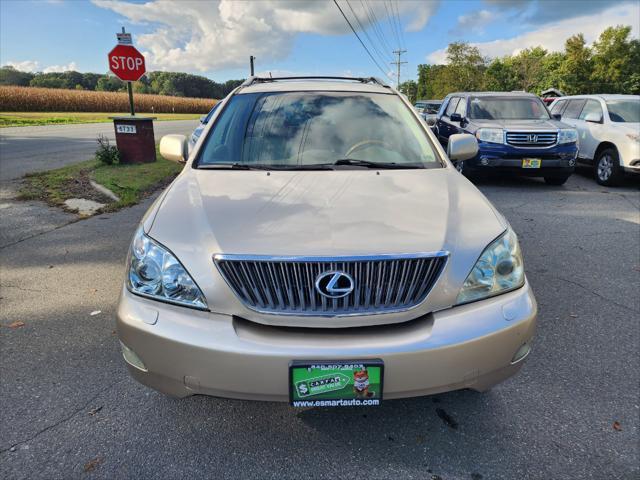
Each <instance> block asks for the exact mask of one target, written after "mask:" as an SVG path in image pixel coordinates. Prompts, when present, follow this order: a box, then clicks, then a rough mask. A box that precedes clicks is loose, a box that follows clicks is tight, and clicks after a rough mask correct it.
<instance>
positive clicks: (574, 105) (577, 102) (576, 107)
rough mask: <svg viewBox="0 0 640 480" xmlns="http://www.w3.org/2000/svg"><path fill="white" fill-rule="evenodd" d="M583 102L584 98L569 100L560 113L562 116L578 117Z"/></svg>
mask: <svg viewBox="0 0 640 480" xmlns="http://www.w3.org/2000/svg"><path fill="white" fill-rule="evenodd" d="M585 102H586V100H585V99H584V98H576V99H574V100H569V104H568V105H567V108H566V109H565V110H564V112H563V114H562V118H578V116H579V115H580V112H581V111H582V107H583V106H584V104H585Z"/></svg>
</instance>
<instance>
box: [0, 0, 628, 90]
mask: <svg viewBox="0 0 640 480" xmlns="http://www.w3.org/2000/svg"><path fill="white" fill-rule="evenodd" d="M337 3H338V6H339V7H340V8H341V9H342V11H343V12H344V15H345V16H346V17H347V19H348V20H349V21H350V22H351V24H352V26H353V28H354V29H355V30H356V32H357V33H358V35H359V36H360V38H361V39H362V42H363V43H364V44H365V46H366V47H367V49H368V50H369V52H370V53H371V56H373V58H374V59H375V61H374V60H372V59H371V57H370V56H369V55H368V54H367V52H366V50H365V48H364V47H363V46H362V45H361V43H360V42H359V40H358V38H357V37H356V35H354V33H353V32H352V31H351V29H350V27H349V25H348V23H347V21H346V20H345V18H344V17H343V15H342V13H341V12H340V9H339V8H338V6H336V4H335V3H334V1H333V0H211V1H209V0H195V1H189V0H91V1H88V0H87V1H84V0H0V65H12V66H14V67H15V68H18V69H20V70H25V71H39V72H51V71H64V70H77V71H80V72H97V73H105V72H106V71H107V70H108V63H107V54H108V52H109V51H110V50H111V49H112V48H113V47H114V46H115V44H116V36H115V34H116V32H119V31H120V30H121V28H122V27H125V29H126V30H127V31H128V32H131V33H132V34H133V39H134V44H135V45H136V47H138V49H139V50H140V51H141V52H143V53H144V55H145V58H146V63H147V70H166V71H181V72H188V73H193V74H198V75H204V76H206V77H209V78H211V79H213V80H216V81H225V80H228V79H237V78H245V77H246V76H247V75H248V73H249V72H248V65H249V55H254V56H255V57H256V71H257V73H259V74H268V73H269V72H271V73H272V74H273V76H277V75H293V74H300V75H303V74H304V75H349V76H351V75H353V76H377V77H384V76H385V75H387V76H388V77H390V79H391V80H395V69H396V67H395V66H394V65H392V64H391V62H392V61H394V60H395V59H396V58H395V57H394V55H393V53H392V51H393V50H406V53H403V54H402V58H401V60H402V61H403V62H404V61H406V62H407V63H406V64H402V66H401V81H404V80H408V79H415V78H416V77H417V66H418V65H419V64H421V63H443V62H445V61H446V56H445V49H446V47H447V45H448V44H449V43H450V42H454V41H467V42H469V43H471V44H473V45H476V46H477V47H478V48H479V49H480V51H481V53H482V54H483V55H485V56H487V57H490V58H493V57H496V56H503V55H510V54H513V53H517V52H518V51H519V50H521V49H523V48H527V47H534V46H542V47H544V48H546V49H547V50H549V51H560V50H562V48H563V45H564V41H565V40H566V39H567V38H568V37H569V36H571V35H573V34H576V33H580V32H581V33H583V34H584V35H585V39H586V41H587V42H588V43H592V42H593V41H594V40H596V39H597V37H598V35H599V34H600V33H601V32H602V31H603V30H604V29H605V28H607V27H609V26H615V25H631V27H632V34H633V36H634V37H636V38H637V37H638V35H639V31H640V1H638V0H633V1H626V0H621V1H613V0H442V1H437V0H422V1H413V0H337Z"/></svg>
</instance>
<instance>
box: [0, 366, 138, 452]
mask: <svg viewBox="0 0 640 480" xmlns="http://www.w3.org/2000/svg"><path fill="white" fill-rule="evenodd" d="M125 380H127V378H122V379H120V380H118V381H117V382H113V383H112V384H110V385H109V386H107V387H105V388H103V389H101V390H99V391H98V392H97V393H96V394H95V395H93V396H92V397H91V398H90V399H89V400H87V401H86V402H85V403H83V404H82V406H81V407H79V408H77V409H75V410H74V411H73V412H72V413H71V414H70V415H67V416H66V417H64V418H62V419H60V420H58V421H57V422H55V423H52V424H51V425H48V426H46V427H44V428H43V429H41V430H39V431H37V432H36V433H35V434H33V435H31V436H30V437H29V438H27V439H25V440H22V441H20V442H17V443H14V444H13V445H10V446H9V447H7V448H3V449H0V454H2V453H6V452H8V451H11V450H15V449H16V447H18V446H19V445H23V444H25V443H27V442H31V441H32V440H34V439H36V438H37V437H39V436H40V435H42V434H43V433H45V432H48V431H49V430H52V429H54V428H56V427H58V426H60V425H62V424H63V423H66V422H68V421H69V420H71V419H72V418H73V417H75V416H76V415H77V414H78V413H80V412H82V411H83V410H86V409H87V407H89V405H91V404H92V403H93V402H94V401H95V400H96V398H98V397H99V396H100V395H102V394H103V393H104V392H106V391H107V390H110V389H111V388H113V387H115V386H116V385H117V384H119V383H122V382H124V381H125Z"/></svg>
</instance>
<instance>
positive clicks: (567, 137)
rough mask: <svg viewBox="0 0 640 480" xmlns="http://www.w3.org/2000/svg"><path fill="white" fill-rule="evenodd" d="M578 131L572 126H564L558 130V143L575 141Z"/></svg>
mask: <svg viewBox="0 0 640 480" xmlns="http://www.w3.org/2000/svg"><path fill="white" fill-rule="evenodd" d="M577 141H578V131H577V130H576V129H574V128H565V129H562V130H560V132H558V143H576V142H577Z"/></svg>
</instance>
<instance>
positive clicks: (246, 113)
mask: <svg viewBox="0 0 640 480" xmlns="http://www.w3.org/2000/svg"><path fill="white" fill-rule="evenodd" d="M201 152H202V153H201V154H200V156H199V158H198V161H197V165H213V164H216V163H219V164H220V163H223V164H224V163H240V164H246V165H248V166H251V165H252V164H253V165H260V166H272V167H278V168H287V167H291V168H295V167H296V166H308V165H326V164H333V163H334V162H335V161H337V160H340V159H344V158H349V159H354V160H365V161H370V162H378V163H396V164H407V165H417V166H424V167H426V168H435V167H441V166H442V164H441V163H440V162H439V160H438V159H437V156H436V154H435V152H434V150H433V148H432V146H431V143H430V141H429V139H428V136H427V134H426V133H425V131H424V128H423V126H422V124H421V122H419V121H418V120H417V119H416V118H415V117H414V116H413V114H412V112H411V111H410V110H409V109H408V108H407V106H406V105H405V104H404V102H402V100H401V99H400V98H399V97H398V96H397V95H390V94H386V93H353V92H276V93H246V94H240V95H234V96H233V97H231V99H230V100H229V102H228V105H227V106H226V107H225V108H224V109H223V110H222V111H221V112H220V114H219V117H218V120H217V121H216V122H215V124H214V125H213V127H212V131H211V134H210V135H209V136H208V138H207V139H206V140H205V143H204V146H203V148H202V150H201Z"/></svg>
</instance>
